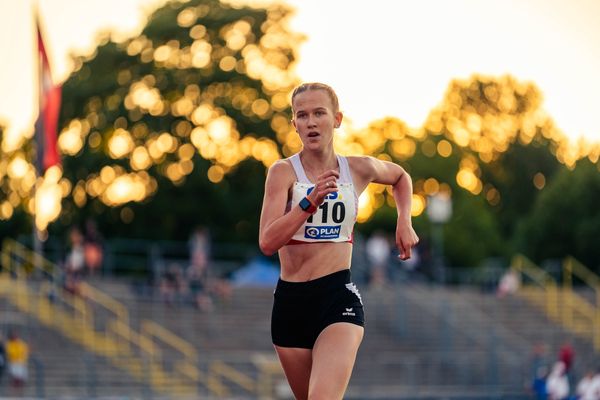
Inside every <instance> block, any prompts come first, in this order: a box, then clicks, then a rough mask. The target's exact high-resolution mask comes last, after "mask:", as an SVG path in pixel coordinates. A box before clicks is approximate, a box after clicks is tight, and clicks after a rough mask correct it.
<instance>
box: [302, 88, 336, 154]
mask: <svg viewBox="0 0 600 400" xmlns="http://www.w3.org/2000/svg"><path fill="white" fill-rule="evenodd" d="M293 109H294V119H293V120H292V123H293V124H294V127H295V128H296V131H297V132H298V134H299V135H300V139H301V140H302V143H303V144H304V147H309V148H321V147H323V146H326V145H328V144H330V143H332V141H333V129H334V128H336V127H338V126H339V124H340V122H341V120H342V114H341V113H340V112H337V113H336V112H334V110H333V103H332V101H331V98H330V97H329V95H328V94H327V92H326V91H325V90H307V91H305V92H302V93H300V94H298V95H296V97H295V98H294V103H293Z"/></svg>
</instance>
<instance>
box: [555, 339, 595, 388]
mask: <svg viewBox="0 0 600 400" xmlns="http://www.w3.org/2000/svg"><path fill="white" fill-rule="evenodd" d="M558 360H559V361H562V363H563V364H564V365H565V375H566V376H567V379H568V380H569V385H570V386H573V385H575V380H574V376H573V362H574V361H575V349H574V348H573V345H572V344H571V342H570V341H569V340H568V339H567V340H565V341H564V342H563V344H562V346H561V347H560V349H559V350H558ZM599 400H600V399H599Z"/></svg>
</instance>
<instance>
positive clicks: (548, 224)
mask: <svg viewBox="0 0 600 400" xmlns="http://www.w3.org/2000/svg"><path fill="white" fill-rule="evenodd" d="M599 165H600V164H598V163H595V164H594V163H592V162H590V161H589V160H587V159H586V160H581V161H580V162H579V163H577V167H576V168H575V169H574V170H572V171H568V170H565V171H561V172H560V173H559V174H558V175H557V177H556V179H554V180H553V181H552V182H550V183H549V184H548V186H547V187H546V188H545V189H544V190H543V191H542V192H541V193H540V195H539V197H538V198H537V200H536V201H535V203H534V205H533V207H532V211H531V213H530V215H529V216H528V217H527V218H525V219H524V220H523V222H522V224H520V226H519V230H518V235H517V246H518V250H519V251H521V252H523V253H524V254H526V255H527V256H529V257H531V258H532V259H533V260H535V261H536V262H541V261H543V260H546V259H562V258H564V257H566V256H567V255H572V256H573V257H575V258H577V259H578V260H579V261H581V262H582V263H584V264H585V265H587V266H588V267H589V268H592V269H594V270H595V271H596V272H598V273H600V263H599V262H598V260H600V247H599V246H598V238H599V237H600V207H598V199H599V198H600V167H599Z"/></svg>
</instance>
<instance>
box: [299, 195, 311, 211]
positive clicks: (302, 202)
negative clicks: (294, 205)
mask: <svg viewBox="0 0 600 400" xmlns="http://www.w3.org/2000/svg"><path fill="white" fill-rule="evenodd" d="M309 207H310V201H308V200H307V199H306V197H305V198H303V199H302V200H300V208H301V209H303V210H304V211H306V210H308V208H309Z"/></svg>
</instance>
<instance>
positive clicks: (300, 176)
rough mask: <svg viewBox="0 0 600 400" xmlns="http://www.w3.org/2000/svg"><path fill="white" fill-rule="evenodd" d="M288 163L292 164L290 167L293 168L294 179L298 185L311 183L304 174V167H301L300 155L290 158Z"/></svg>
mask: <svg viewBox="0 0 600 400" xmlns="http://www.w3.org/2000/svg"><path fill="white" fill-rule="evenodd" d="M290 162H291V163H292V167H294V172H295V173H296V179H297V180H298V182H300V183H311V182H310V181H309V180H308V177H307V176H306V172H304V167H303V166H302V161H300V153H296V154H294V155H293V156H291V157H290Z"/></svg>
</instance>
